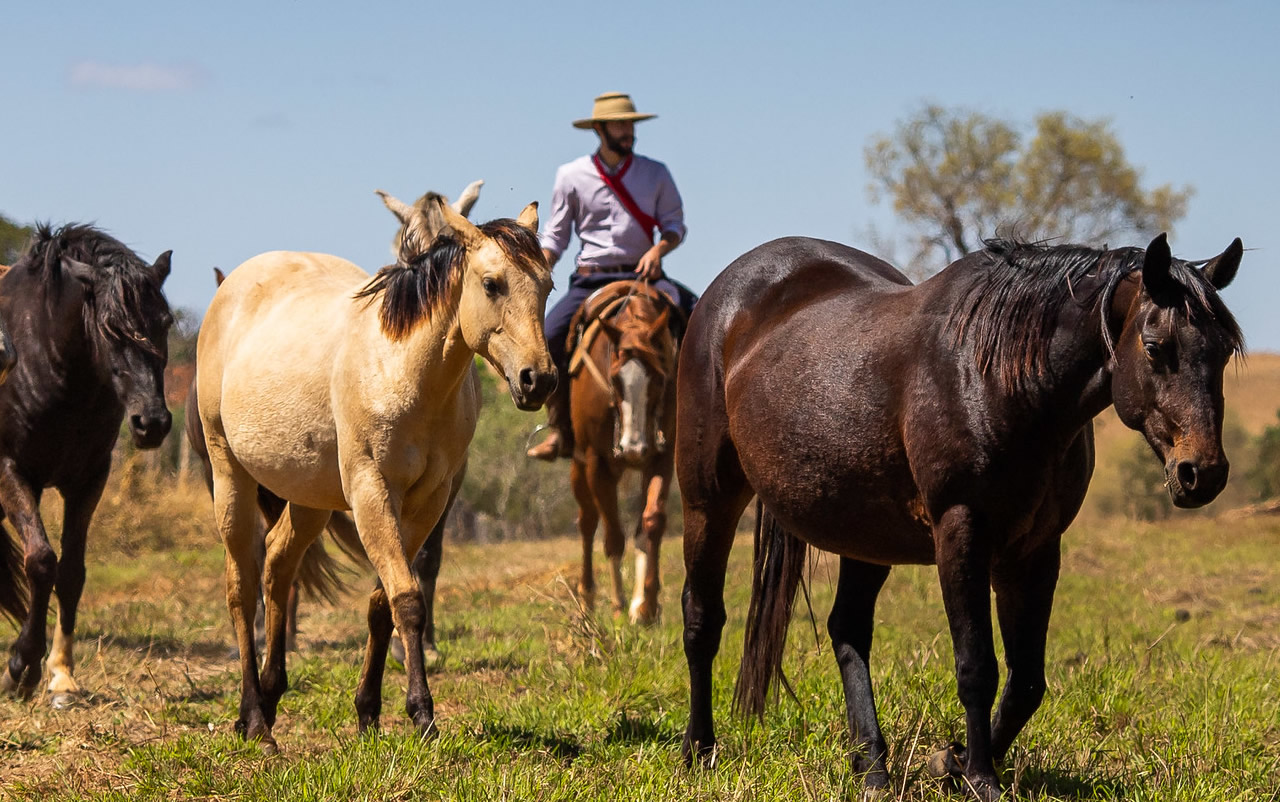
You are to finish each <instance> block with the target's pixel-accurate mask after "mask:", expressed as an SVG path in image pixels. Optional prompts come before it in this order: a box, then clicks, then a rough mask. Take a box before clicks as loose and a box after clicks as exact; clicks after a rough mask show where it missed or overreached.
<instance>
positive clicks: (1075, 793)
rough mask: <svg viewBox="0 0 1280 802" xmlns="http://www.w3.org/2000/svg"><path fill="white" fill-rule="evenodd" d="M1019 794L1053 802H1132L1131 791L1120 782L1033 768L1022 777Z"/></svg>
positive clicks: (1019, 783)
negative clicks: (1113, 801)
mask: <svg viewBox="0 0 1280 802" xmlns="http://www.w3.org/2000/svg"><path fill="white" fill-rule="evenodd" d="M1018 793H1019V795H1020V796H1021V795H1025V796H1030V797H1036V796H1040V795H1044V796H1047V797H1050V798H1053V799H1128V798H1129V788H1128V787H1127V786H1126V785H1125V784H1124V783H1122V782H1120V781H1119V780H1115V779H1105V778H1097V777H1088V778H1081V777H1078V776H1076V775H1074V774H1071V773H1069V772H1066V771H1058V770H1056V769H1029V770H1027V771H1025V772H1024V773H1023V774H1022V776H1021V777H1020V778H1019V782H1018Z"/></svg>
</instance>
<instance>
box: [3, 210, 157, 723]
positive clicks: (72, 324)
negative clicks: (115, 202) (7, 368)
mask: <svg viewBox="0 0 1280 802" xmlns="http://www.w3.org/2000/svg"><path fill="white" fill-rule="evenodd" d="M169 257H170V253H169V252H168V251H166V252H165V253H163V254H161V255H160V257H159V258H158V259H156V261H155V263H154V264H150V265H149V264H147V263H146V262H144V261H142V260H141V259H139V258H138V256H137V254H135V253H134V252H133V251H131V250H129V248H127V247H126V246H125V245H123V244H122V243H120V242H119V241H118V240H116V239H114V238H113V237H111V236H109V235H107V234H105V233H103V232H102V231H99V230H98V229H96V228H93V227H91V226H85V225H67V226H63V227H62V228H59V229H56V230H54V229H52V228H50V227H49V226H47V225H40V226H37V227H36V232H35V234H34V235H33V236H32V239H31V243H30V245H29V246H28V247H27V249H26V251H25V252H24V254H23V256H22V258H20V259H19V260H18V262H17V264H15V265H13V267H11V268H9V270H8V271H6V272H5V273H4V274H3V276H2V277H0V318H3V319H4V320H5V321H7V322H8V324H9V326H10V333H11V334H12V336H13V339H14V341H15V343H16V344H17V348H18V354H17V356H18V361H17V364H16V366H15V367H14V368H13V371H12V373H11V374H10V375H9V379H8V381H7V382H5V384H4V385H3V386H0V507H2V508H3V517H5V518H7V519H8V520H9V523H10V524H11V525H12V526H13V528H14V529H15V530H16V531H17V533H18V535H19V537H21V539H22V544H23V550H22V553H21V554H20V553H18V552H17V550H16V549H15V548H14V544H13V543H12V542H11V541H10V538H9V535H8V533H7V532H6V533H2V534H0V609H3V610H4V611H5V612H6V613H8V614H9V615H11V616H12V617H13V618H15V619H17V620H18V621H19V622H20V623H21V624H22V630H21V632H20V633H19V635H18V639H17V641H16V642H15V643H14V645H13V648H12V650H11V651H10V654H9V663H8V666H7V667H6V669H5V670H3V671H0V687H2V688H3V689H4V690H6V691H8V692H10V693H17V694H18V695H20V696H22V697H24V698H25V697H30V696H31V695H32V694H33V693H35V689H36V686H37V685H38V684H39V682H40V675H41V669H40V661H41V660H42V659H43V658H44V654H45V646H46V643H47V635H46V615H47V613H48V610H49V600H50V596H51V594H52V593H53V592H54V591H55V590H56V591H57V594H58V623H57V626H56V627H55V628H54V635H53V648H52V650H51V652H50V654H49V666H48V667H49V675H50V679H49V685H48V690H49V692H50V694H51V696H50V702H51V703H52V704H53V705H54V706H55V707H62V706H64V705H65V704H67V703H69V702H70V701H72V699H73V696H74V695H75V694H76V693H78V692H79V690H80V686H79V684H78V683H77V682H76V679H75V677H74V676H73V672H74V667H75V659H74V655H73V653H72V643H73V641H74V637H75V622H76V609H77V607H78V606H79V603H80V594H81V592H82V591H83V589H84V576H85V568H84V556H85V543H86V540H87V537H88V530H89V522H90V520H91V519H92V517H93V511H94V509H95V508H96V507H97V506H98V500H99V499H100V498H101V497H102V489H103V487H104V486H105V485H106V482H107V475H108V473H110V470H111V451H112V448H113V447H114V446H115V443H116V439H117V437H118V436H119V434H120V425H121V423H122V422H124V420H125V418H126V416H127V418H128V423H129V432H130V434H131V435H132V436H133V442H134V444H135V445H136V446H137V447H138V448H155V447H157V446H159V445H160V443H161V442H162V441H163V440H164V437H165V435H166V434H168V432H169V426H170V424H171V423H172V418H171V417H170V415H169V410H168V408H167V407H166V406H165V398H164V367H165V362H166V361H167V357H168V353H169V346H168V334H169V326H170V324H171V323H172V322H173V317H172V316H171V315H170V313H169V305H168V303H167V302H166V301H165V298H164V294H163V293H162V291H161V286H162V285H163V283H164V280H165V278H166V277H167V276H168V275H169ZM47 487H55V488H57V489H58V492H59V493H60V494H61V496H62V499H63V509H64V516H63V525H62V556H61V558H59V557H58V556H57V555H56V554H55V553H54V551H53V548H52V547H51V546H50V544H49V537H48V535H47V534H46V532H45V528H44V523H43V521H42V520H41V518H40V497H41V496H42V495H43V493H44V490H45V488H47ZM27 590H29V591H30V594H29V596H28V594H27V592H26V591H27Z"/></svg>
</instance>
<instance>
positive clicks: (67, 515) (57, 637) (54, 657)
mask: <svg viewBox="0 0 1280 802" xmlns="http://www.w3.org/2000/svg"><path fill="white" fill-rule="evenodd" d="M110 469H111V464H110V462H108V463H107V464H106V465H104V466H103V467H102V470H101V471H100V472H98V473H96V474H95V475H94V476H93V477H92V478H91V479H90V480H89V481H88V482H86V483H85V484H83V485H81V486H79V487H67V488H63V489H62V496H63V524H62V557H61V558H60V559H59V560H58V579H57V583H56V584H55V586H54V589H55V591H56V592H57V594H58V625H57V626H56V627H54V630H53V648H52V649H51V650H50V652H49V692H50V693H51V694H52V696H51V698H50V700H49V701H50V703H51V704H52V705H53V706H54V707H65V706H66V705H68V704H69V703H71V701H72V700H73V698H74V695H75V694H77V693H79V692H80V685H79V684H78V683H77V682H76V680H75V676H74V675H73V672H74V671H75V665H76V662H75V655H74V653H73V651H72V648H73V643H74V641H75V629H76V609H77V608H78V607H79V605H80V594H81V593H82V592H83V591H84V554H85V543H86V542H87V541H88V535H89V522H90V521H91V520H92V519H93V511H94V510H95V509H97V506H98V501H99V500H100V499H101V498H102V489H103V488H104V487H106V484H107V475H108V473H109V472H110Z"/></svg>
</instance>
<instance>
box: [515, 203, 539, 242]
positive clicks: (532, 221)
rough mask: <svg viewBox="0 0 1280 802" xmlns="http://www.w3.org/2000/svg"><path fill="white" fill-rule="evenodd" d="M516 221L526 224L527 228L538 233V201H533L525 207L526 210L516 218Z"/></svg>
mask: <svg viewBox="0 0 1280 802" xmlns="http://www.w3.org/2000/svg"><path fill="white" fill-rule="evenodd" d="M516 222H517V223H519V224H520V225H522V226H524V227H525V228H527V229H529V230H530V231H532V232H533V233H535V234H537V233H538V202H537V201H534V202H533V203H531V204H529V205H528V206H526V207H524V210H523V211H522V212H520V216H519V217H517V218H516Z"/></svg>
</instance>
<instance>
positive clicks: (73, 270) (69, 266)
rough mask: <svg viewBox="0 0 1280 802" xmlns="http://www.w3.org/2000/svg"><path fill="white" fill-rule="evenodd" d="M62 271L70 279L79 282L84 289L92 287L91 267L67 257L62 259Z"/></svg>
mask: <svg viewBox="0 0 1280 802" xmlns="http://www.w3.org/2000/svg"><path fill="white" fill-rule="evenodd" d="M62 269H63V270H65V271H67V272H68V273H70V274H71V277H72V278H74V279H75V280H76V281H79V282H80V283H81V284H83V285H84V286H85V287H86V288H92V287H93V266H92V265H87V264H85V263H84V262H78V261H76V260H75V259H72V258H71V257H69V256H64V257H63V258H62Z"/></svg>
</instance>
